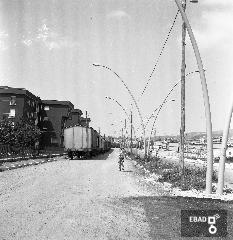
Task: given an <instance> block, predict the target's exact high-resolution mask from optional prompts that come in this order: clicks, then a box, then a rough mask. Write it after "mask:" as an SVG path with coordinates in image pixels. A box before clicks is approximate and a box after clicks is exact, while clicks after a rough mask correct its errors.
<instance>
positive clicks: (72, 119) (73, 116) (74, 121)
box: [66, 109, 83, 127]
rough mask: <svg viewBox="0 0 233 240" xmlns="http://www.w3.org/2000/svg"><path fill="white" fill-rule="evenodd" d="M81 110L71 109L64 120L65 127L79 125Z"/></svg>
mask: <svg viewBox="0 0 233 240" xmlns="http://www.w3.org/2000/svg"><path fill="white" fill-rule="evenodd" d="M82 114H83V113H82V111H81V110H80V109H72V110H71V112H70V115H69V117H68V119H67V121H66V127H72V126H76V125H81V116H82Z"/></svg>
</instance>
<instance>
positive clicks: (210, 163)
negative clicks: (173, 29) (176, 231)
mask: <svg viewBox="0 0 233 240" xmlns="http://www.w3.org/2000/svg"><path fill="white" fill-rule="evenodd" d="M175 2H176V5H177V7H178V9H179V11H180V14H181V16H182V19H183V21H184V22H185V24H186V27H187V31H188V34H189V38H190V40H191V43H192V46H193V50H194V53H195V57H196V61H197V65H198V70H199V73H200V78H201V84H202V93H203V99H204V105H205V118H206V134H207V171H206V193H207V194H211V193H212V175H213V142H212V122H211V112H210V103H209V95H208V89H207V84H206V78H205V73H204V69H203V64H202V60H201V56H200V53H199V49H198V46H197V43H196V39H195V37H194V34H193V32H192V28H191V26H190V24H189V21H188V18H187V16H186V13H185V12H184V10H183V8H182V5H181V2H180V0H175Z"/></svg>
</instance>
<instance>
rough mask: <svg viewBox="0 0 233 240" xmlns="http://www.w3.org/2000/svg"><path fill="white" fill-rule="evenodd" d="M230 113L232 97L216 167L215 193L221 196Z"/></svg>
mask: <svg viewBox="0 0 233 240" xmlns="http://www.w3.org/2000/svg"><path fill="white" fill-rule="evenodd" d="M232 112H233V96H232V102H231V105H230V109H229V112H228V115H227V121H226V125H225V128H224V131H223V136H222V147H221V155H220V160H219V167H218V187H217V193H218V194H220V195H222V194H223V186H224V171H225V161H226V150H227V140H228V135H229V129H230V124H231V117H232Z"/></svg>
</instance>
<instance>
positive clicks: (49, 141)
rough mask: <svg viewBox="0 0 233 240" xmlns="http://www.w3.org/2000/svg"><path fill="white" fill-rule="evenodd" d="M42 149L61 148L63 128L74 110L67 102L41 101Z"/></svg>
mask: <svg viewBox="0 0 233 240" xmlns="http://www.w3.org/2000/svg"><path fill="white" fill-rule="evenodd" d="M42 104H43V111H42V121H43V122H42V130H43V134H42V141H41V142H42V147H43V148H48V147H59V148H62V147H63V141H64V127H65V125H66V121H67V120H68V118H69V116H70V115H71V112H72V110H74V105H73V104H72V103H71V102H69V101H58V100H42Z"/></svg>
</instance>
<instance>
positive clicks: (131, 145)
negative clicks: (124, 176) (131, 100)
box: [130, 111, 133, 154]
mask: <svg viewBox="0 0 233 240" xmlns="http://www.w3.org/2000/svg"><path fill="white" fill-rule="evenodd" d="M132 147H133V116H132V111H130V153H131V154H132Z"/></svg>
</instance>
